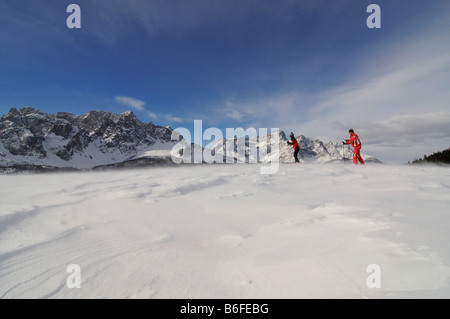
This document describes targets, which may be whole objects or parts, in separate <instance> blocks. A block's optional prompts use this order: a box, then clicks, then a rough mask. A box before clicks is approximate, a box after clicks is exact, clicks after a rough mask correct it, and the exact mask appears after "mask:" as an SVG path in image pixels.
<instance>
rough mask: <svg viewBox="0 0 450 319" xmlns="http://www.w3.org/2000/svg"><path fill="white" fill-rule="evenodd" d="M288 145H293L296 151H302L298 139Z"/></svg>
mask: <svg viewBox="0 0 450 319" xmlns="http://www.w3.org/2000/svg"><path fill="white" fill-rule="evenodd" d="M288 143H289V145H292V147H293V148H294V150H296V149H297V148H298V149H300V145H298V141H297V140H296V139H295V140H294V141H293V142H288Z"/></svg>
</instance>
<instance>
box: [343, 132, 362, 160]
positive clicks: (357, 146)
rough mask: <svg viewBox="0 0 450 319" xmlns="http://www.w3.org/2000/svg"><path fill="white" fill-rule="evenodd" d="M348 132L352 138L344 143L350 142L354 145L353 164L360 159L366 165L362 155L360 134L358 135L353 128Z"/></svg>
mask: <svg viewBox="0 0 450 319" xmlns="http://www.w3.org/2000/svg"><path fill="white" fill-rule="evenodd" d="M348 132H349V133H350V138H349V139H348V140H346V141H345V142H342V144H344V145H348V144H350V145H351V146H353V164H358V161H359V162H360V163H361V164H362V165H364V164H365V163H364V160H363V159H362V157H361V146H362V144H361V140H360V139H359V136H358V135H356V133H355V131H354V130H353V129H350V130H349V131H348Z"/></svg>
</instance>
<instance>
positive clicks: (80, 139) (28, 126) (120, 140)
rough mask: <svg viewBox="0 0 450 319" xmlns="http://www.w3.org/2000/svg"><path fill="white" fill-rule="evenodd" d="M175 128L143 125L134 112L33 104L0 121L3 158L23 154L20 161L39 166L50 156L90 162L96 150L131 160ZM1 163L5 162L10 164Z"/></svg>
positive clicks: (168, 136) (165, 138) (164, 140)
mask: <svg viewBox="0 0 450 319" xmlns="http://www.w3.org/2000/svg"><path fill="white" fill-rule="evenodd" d="M172 131H173V130H172V129H171V128H169V127H161V126H156V125H154V124H153V123H143V122H141V121H140V120H139V119H137V117H136V116H135V115H134V114H133V112H131V111H127V112H125V113H122V114H115V113H111V112H104V111H91V112H89V113H86V114H83V115H80V116H76V115H73V114H69V113H65V112H59V113H57V114H56V115H53V114H47V113H44V112H42V111H40V110H37V109H33V108H30V107H26V108H22V109H20V110H18V109H16V108H12V109H11V110H10V111H9V112H8V113H7V114H5V115H3V116H2V117H1V119H0V153H1V154H2V156H1V157H0V161H1V160H2V159H5V158H8V157H14V156H21V158H20V163H21V164H36V160H42V159H46V158H47V159H49V161H50V162H51V160H50V158H55V157H56V158H59V159H61V160H62V161H66V162H69V161H71V160H72V159H73V157H74V155H75V154H78V155H79V156H82V157H83V158H86V159H87V160H89V158H91V159H92V154H90V152H91V153H92V152H93V151H92V149H95V151H94V153H95V152H97V151H98V152H100V153H101V154H105V158H106V157H107V155H108V154H114V156H116V157H118V158H119V157H121V158H131V157H133V156H135V155H136V153H137V152H138V151H139V150H142V149H145V148H146V147H147V148H148V147H150V146H152V145H153V144H155V143H156V142H157V141H160V142H162V143H170V142H171V135H172ZM8 153H9V154H8ZM10 155H12V156H10ZM52 156H53V157H52ZM11 163H15V164H17V161H16V159H14V158H12V159H11ZM49 164H50V165H54V166H70V165H69V164H68V165H61V164H59V165H58V163H49ZM96 164H98V162H97V163H96ZM104 164H110V163H104ZM0 165H1V166H7V162H6V161H3V163H0ZM46 165H48V163H46Z"/></svg>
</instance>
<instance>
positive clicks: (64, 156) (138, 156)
mask: <svg viewBox="0 0 450 319" xmlns="http://www.w3.org/2000/svg"><path fill="white" fill-rule="evenodd" d="M173 132H174V130H173V129H172V128H170V127H163V126H158V125H155V124H153V123H152V122H150V123H143V122H141V121H140V120H139V119H138V118H137V117H136V116H135V115H134V114H133V112H131V111H127V112H124V113H121V114H115V113H112V112H104V111H91V112H89V113H86V114H83V115H73V114H69V113H64V112H59V113H56V114H55V115H53V114H47V113H45V112H42V111H40V110H37V109H34V108H30V107H26V108H22V109H20V110H19V109H16V108H12V109H11V110H10V111H9V112H8V113H7V114H5V115H3V116H2V117H1V119H0V169H1V170H5V168H15V169H20V170H40V169H45V170H51V169H93V168H104V167H108V168H111V167H141V166H153V165H164V166H165V165H175V164H174V162H173V161H172V156H173V155H174V152H175V151H174V149H176V148H175V146H176V145H179V142H180V141H179V140H172V133H173ZM272 138H276V139H277V141H278V142H279V152H277V153H276V154H275V152H272V150H271V146H270V144H271V142H270V140H271V139H272ZM238 140H239V139H237V138H229V139H225V140H222V141H220V142H218V143H217V145H215V146H214V147H213V148H212V149H207V150H205V149H204V148H203V147H202V146H201V145H194V144H190V143H189V144H188V143H186V145H187V147H188V148H191V153H192V154H194V153H195V154H200V156H202V154H203V152H211V154H215V155H216V156H222V155H223V156H224V160H223V162H224V163H227V162H229V161H227V160H226V158H227V157H230V156H231V157H233V158H234V159H235V160H236V162H237V161H238V158H237V154H236V153H234V152H233V151H232V152H228V153H226V152H224V149H225V148H224V147H222V145H230V144H232V143H237V142H238ZM298 141H299V144H300V146H301V151H300V158H301V159H302V161H304V162H307V161H314V162H321V163H325V162H333V161H342V160H343V156H342V155H343V154H342V153H343V148H342V145H341V144H340V143H336V142H329V143H327V144H324V143H323V142H322V141H320V140H318V139H315V138H308V137H305V136H303V135H301V136H299V137H298ZM266 145H268V147H266ZM231 149H233V148H231ZM255 149H257V150H258V152H257V154H255V152H254V150H255ZM194 150H195V152H194ZM260 150H264V151H263V152H260ZM221 152H222V153H221ZM292 154H293V151H292V147H291V146H289V145H287V143H286V135H285V133H284V132H283V131H276V132H273V133H271V134H269V135H267V136H261V137H251V138H248V137H247V138H246V140H245V157H246V158H247V160H248V159H250V158H254V159H256V161H257V162H267V161H272V160H274V156H277V157H279V160H280V161H281V162H285V163H289V162H293V156H292ZM175 155H177V154H175ZM179 155H181V153H180V154H179ZM362 156H363V158H364V159H365V160H366V162H371V161H372V162H379V161H378V160H377V159H376V158H374V157H372V156H369V155H365V154H362ZM345 157H346V158H347V159H350V158H351V149H350V148H349V147H346V148H345ZM200 162H201V160H200ZM250 162H254V161H250Z"/></svg>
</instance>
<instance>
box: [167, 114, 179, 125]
mask: <svg viewBox="0 0 450 319" xmlns="http://www.w3.org/2000/svg"><path fill="white" fill-rule="evenodd" d="M166 119H167V121H169V122H175V123H181V122H183V120H182V119H181V118H179V117H176V116H172V114H167V115H166Z"/></svg>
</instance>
